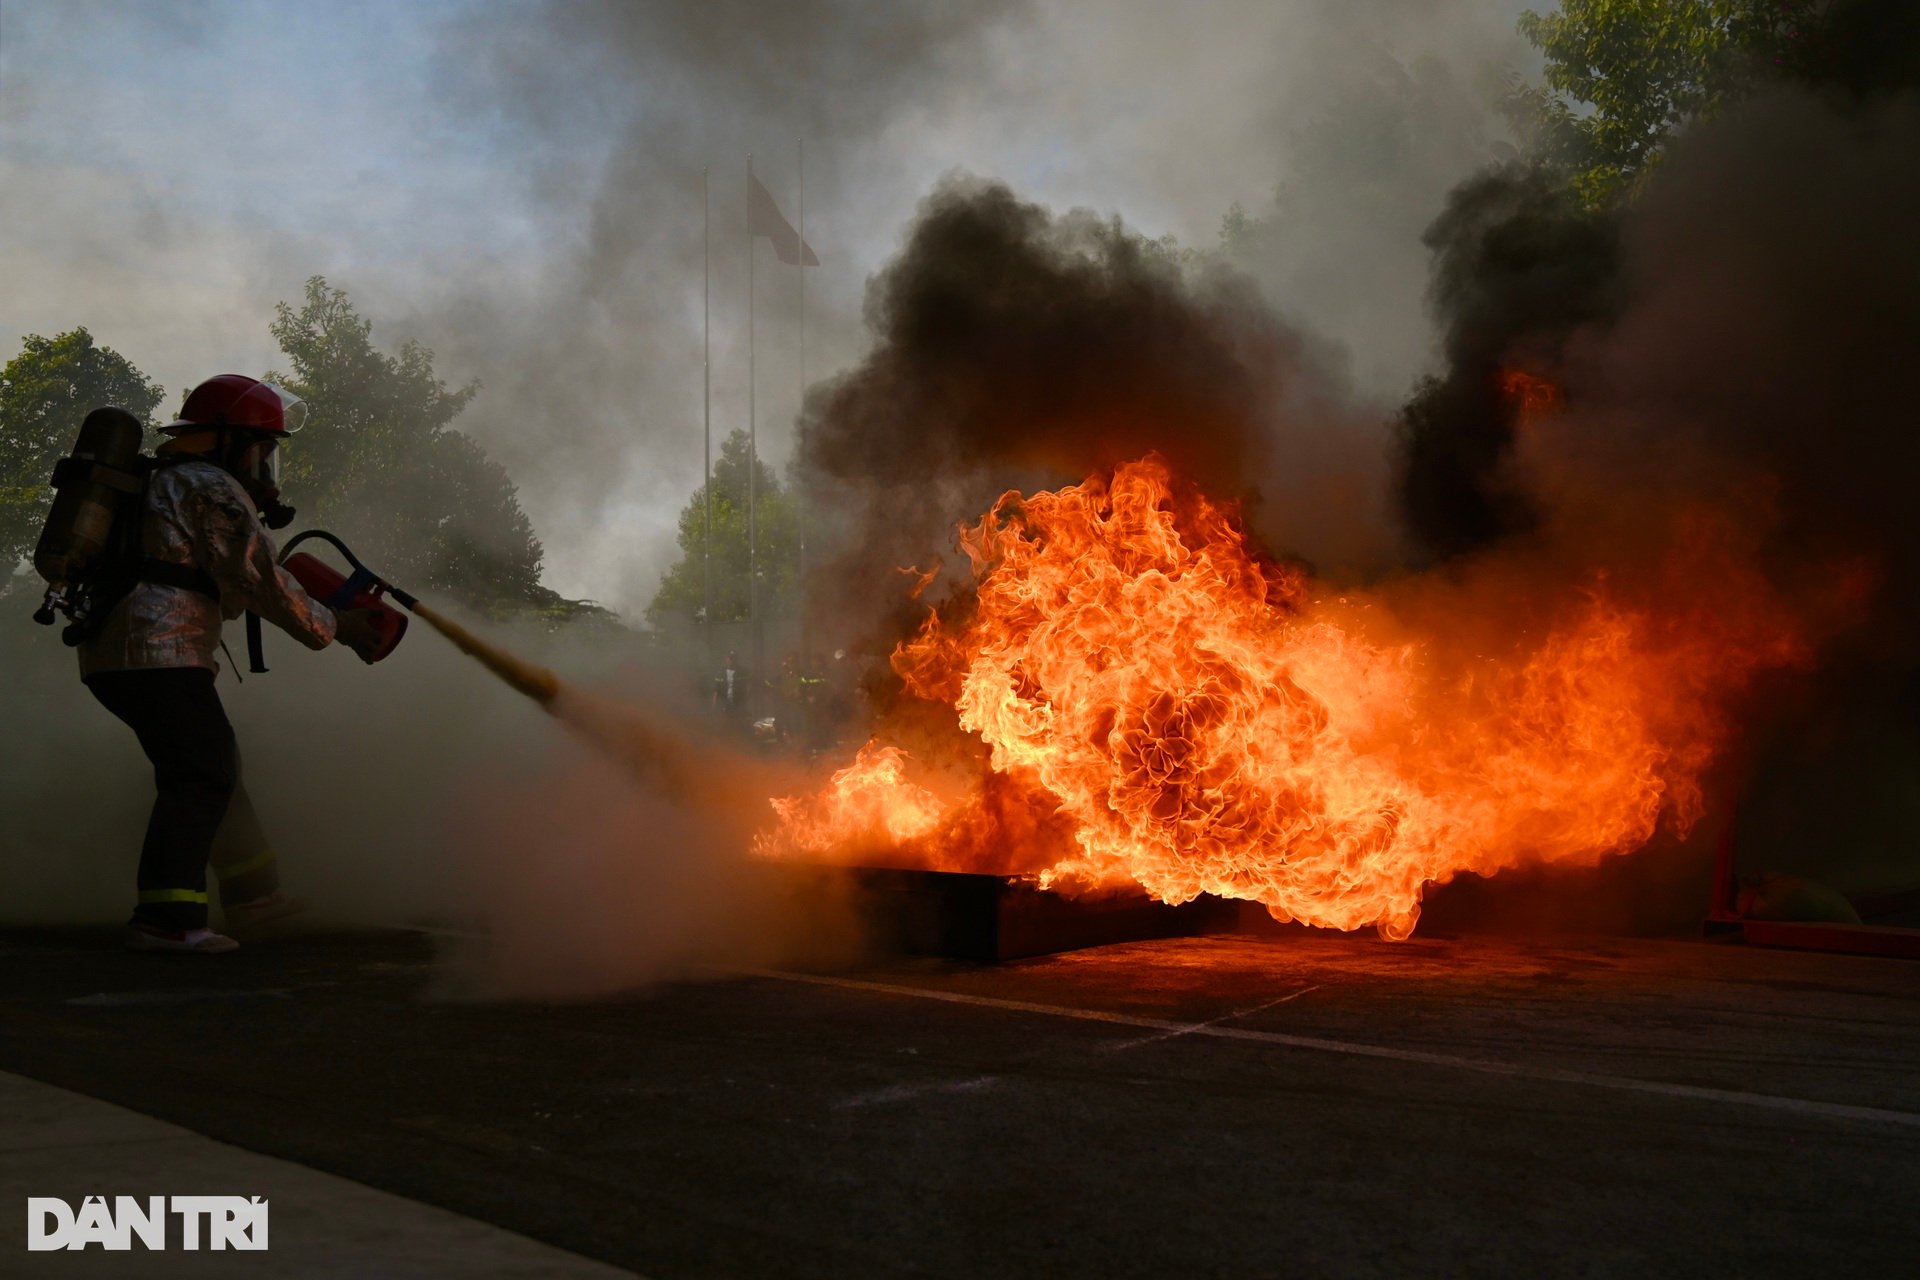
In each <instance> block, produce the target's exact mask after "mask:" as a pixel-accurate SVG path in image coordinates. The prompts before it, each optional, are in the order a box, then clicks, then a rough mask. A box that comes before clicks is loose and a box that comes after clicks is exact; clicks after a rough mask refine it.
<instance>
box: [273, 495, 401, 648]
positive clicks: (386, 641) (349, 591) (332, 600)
mask: <svg viewBox="0 0 1920 1280" xmlns="http://www.w3.org/2000/svg"><path fill="white" fill-rule="evenodd" d="M309 538H319V539H320V540H321V541H323V542H328V543H331V544H332V545H333V549H334V550H336V551H338V552H339V553H340V554H341V556H342V557H343V558H345V560H346V562H347V563H348V564H349V565H352V566H353V572H351V573H347V574H343V573H341V572H340V571H339V570H338V569H335V568H334V567H333V566H332V565H330V564H328V563H327V562H326V561H324V560H321V559H320V558H318V557H317V556H313V555H310V554H308V553H307V552H304V551H302V552H299V553H295V552H294V548H295V547H297V546H299V545H300V544H301V543H302V542H305V541H306V540H307V539H309ZM280 563H281V565H282V566H283V567H284V568H285V569H286V571H287V572H288V573H290V574H292V575H293V576H294V577H295V578H296V579H298V580H299V583H300V585H301V586H302V587H304V588H306V592H307V594H308V595H310V596H312V597H313V598H314V599H315V600H318V601H319V602H320V603H321V604H324V605H326V606H327V607H328V608H329V609H370V610H372V615H371V618H370V620H371V621H372V623H373V628H374V630H375V631H377V632H378V633H379V635H380V643H379V645H378V646H377V647H376V648H375V649H374V651H373V654H372V656H371V657H369V658H368V659H367V661H368V662H378V661H380V659H382V658H384V657H386V656H387V655H388V654H390V653H392V652H393V651H394V649H396V648H398V647H399V644H400V638H401V637H402V636H404V635H406V634H407V615H406V614H404V613H401V612H400V610H398V609H396V608H394V607H393V605H391V604H388V603H387V601H386V599H384V598H383V597H387V596H391V597H392V598H393V600H394V601H395V602H396V603H398V604H401V605H404V606H406V607H407V608H408V609H411V608H413V607H414V606H415V605H416V604H417V603H418V601H416V600H415V599H414V597H413V596H411V595H409V594H408V593H407V592H405V591H402V590H401V589H400V588H398V587H396V586H394V585H393V584H392V583H391V582H388V581H386V580H385V579H384V578H382V577H380V576H379V575H378V574H376V573H374V572H373V570H371V569H369V568H367V566H365V565H364V564H361V563H360V560H359V557H357V556H355V555H354V554H353V552H352V551H351V550H349V549H348V547H347V544H346V543H344V542H342V541H340V539H338V538H336V537H334V536H333V535H332V534H330V533H328V532H326V531H325V530H323V529H309V530H307V531H306V532H305V533H300V534H296V535H294V537H292V538H290V539H288V541H287V545H286V549H285V550H284V551H282V552H281V553H280ZM255 669H256V670H258V669H260V668H259V665H258V663H257V662H256V664H255Z"/></svg>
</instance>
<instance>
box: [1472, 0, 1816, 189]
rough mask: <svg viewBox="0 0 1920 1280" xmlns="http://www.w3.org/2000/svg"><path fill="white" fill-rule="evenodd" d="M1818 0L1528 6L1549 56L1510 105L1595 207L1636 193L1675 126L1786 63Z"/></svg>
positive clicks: (1528, 134) (1536, 149)
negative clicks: (1537, 79)
mask: <svg viewBox="0 0 1920 1280" xmlns="http://www.w3.org/2000/svg"><path fill="white" fill-rule="evenodd" d="M1821 8H1822V6H1821V4H1820V3H1819V0H1562V3H1561V5H1560V8H1559V10H1558V11H1557V12H1551V13H1544V14H1543V13H1536V12H1534V11H1532V10H1529V11H1527V12H1526V13H1523V14H1521V15H1520V22H1519V30H1520V34H1521V35H1523V36H1525V37H1526V38H1527V40H1528V42H1529V43H1531V44H1532V45H1533V46H1534V48H1536V49H1538V50H1540V52H1541V53H1542V54H1543V55H1544V56H1545V58H1546V70H1545V73H1544V76H1543V81H1544V83H1543V84H1540V85H1527V84H1520V83H1518V82H1516V83H1514V84H1513V85H1511V86H1510V87H1509V92H1508V93H1507V95H1506V98H1505V100H1504V101H1503V103H1502V107H1503V110H1504V113H1505V115H1506V117H1507V120H1508V122H1509V123H1510V124H1511V125H1512V126H1513V128H1514V131H1515V132H1516V133H1517V134H1518V135H1519V136H1520V138H1521V140H1522V142H1523V143H1524V144H1525V145H1526V147H1527V149H1528V151H1529V153H1530V154H1531V156H1532V157H1533V158H1534V159H1535V160H1537V161H1539V162H1541V163H1543V164H1544V165H1546V166H1547V167H1548V168H1549V169H1551V170H1553V171H1555V172H1557V173H1558V174H1560V175H1561V176H1562V177H1563V179H1564V180H1565V181H1567V182H1568V183H1570V185H1571V186H1572V187H1573V189H1574V190H1575V191H1576V192H1577V193H1578V195H1579V196H1580V198H1581V200H1582V201H1583V202H1584V203H1585V204H1586V205H1587V206H1588V207H1589V208H1594V209H1598V208H1604V207H1606V206H1608V205H1611V204H1615V203H1617V202H1619V201H1620V200H1622V199H1624V198H1626V197H1628V196H1630V195H1631V194H1632V193H1633V191H1634V190H1635V189H1636V188H1637V186H1638V184H1639V182H1640V181H1641V180H1642V179H1644V178H1645V177H1646V175H1647V174H1649V173H1651V172H1652V170H1653V169H1654V167H1655V166H1657V165H1658V163H1659V159H1660V154H1661V150H1662V148H1663V147H1664V146H1665V144H1666V142H1667V139H1668V138H1669V137H1670V136H1671V135H1672V133H1673V131H1674V130H1675V129H1677V128H1679V127H1680V126H1682V125H1685V124H1686V123H1687V122H1688V121H1691V120H1694V119H1696V118H1699V117H1702V116H1709V115H1712V114H1713V113H1714V112H1715V111H1716V110H1718V109H1719V108H1720V107H1721V106H1722V105H1724V104H1725V103H1726V102H1727V101H1728V100H1729V99H1730V98H1732V97H1735V96H1738V95H1739V94H1741V93H1743V92H1745V91H1746V90H1747V89H1748V88H1749V87H1750V86H1751V85H1752V84H1753V83H1754V82H1755V80H1757V79H1758V78H1760V77H1761V76H1763V75H1766V74H1770V73H1771V72H1773V71H1774V70H1776V69H1777V68H1778V67H1779V65H1780V64H1781V63H1782V62H1783V60H1784V59H1785V57H1786V55H1787V53H1788V52H1789V51H1790V50H1791V49H1792V47H1793V46H1794V45H1795V43H1796V42H1797V41H1798V40H1799V39H1800V37H1801V35H1802V28H1803V27H1804V26H1805V25H1806V24H1807V23H1808V22H1809V21H1812V20H1813V19H1814V18H1816V17H1817V16H1818V11H1819V10H1820V9H1821Z"/></svg>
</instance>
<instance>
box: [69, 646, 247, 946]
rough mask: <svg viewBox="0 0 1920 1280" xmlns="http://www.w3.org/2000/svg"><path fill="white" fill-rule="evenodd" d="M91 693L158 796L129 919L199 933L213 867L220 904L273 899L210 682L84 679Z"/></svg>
mask: <svg viewBox="0 0 1920 1280" xmlns="http://www.w3.org/2000/svg"><path fill="white" fill-rule="evenodd" d="M87 688H89V689H91V690H92V691H93V696H94V697H95V698H97V699H99V700H100V704H101V705H102V706H104V707H106V709H107V710H109V711H111V712H113V714H114V715H116V716H118V717H119V718H120V719H122V720H124V721H125V722H126V723H127V725H128V727H129V728H131V729H132V730H133V732H134V736H136V737H137V738H139V739H140V749H141V750H142V751H144V752H146V754H147V759H148V760H149V761H151V762H152V764H153V783H154V789H155V790H156V791H157V792H158V795H157V796H156V797H155V798H154V802H153V814H152V816H151V817H150V818H148V820H147V837H146V840H145V842H144V843H143V844H142V845H141V846H140V874H139V881H138V883H139V888H140V896H139V905H138V906H136V907H135V908H134V912H133V918H134V919H135V920H136V921H138V922H142V923H146V924H152V925H156V926H158V927H160V928H163V929H198V928H203V927H204V926H205V925H206V923H207V861H208V859H209V857H213V859H214V861H215V863H216V870H219V871H220V873H221V884H220V889H221V898H222V900H223V901H225V902H228V903H229V904H231V903H233V902H244V901H247V900H249V899H251V898H257V897H260V896H262V895H263V894H267V893H271V892H272V891H273V890H274V888H275V886H276V884H277V882H278V879H279V875H278V868H277V867H276V866H275V865H274V860H273V854H272V851H271V850H269V849H267V848H266V845H265V840H264V837H262V836H261V835H260V831H259V823H258V821H257V820H256V819H255V818H254V816H253V805H252V803H251V802H250V801H249V800H248V799H247V794H246V790H245V789H244V788H243V787H241V785H240V753H239V750H238V748H237V746H236V744H235V742H234V737H233V726H232V725H231V724H229V723H227V712H226V709H225V708H224V707H222V706H221V705H220V695H219V694H218V693H217V692H216V691H215V690H214V687H213V672H211V671H209V670H207V669H205V668H204V667H159V668H150V669H146V670H140V671H102V672H98V673H96V674H95V675H93V676H90V677H89V678H88V679H87ZM223 824H224V828H223ZM216 844H218V846H219V849H218V856H216Z"/></svg>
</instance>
